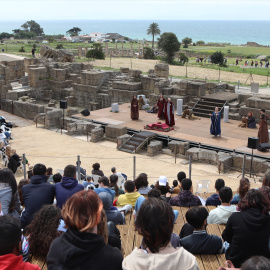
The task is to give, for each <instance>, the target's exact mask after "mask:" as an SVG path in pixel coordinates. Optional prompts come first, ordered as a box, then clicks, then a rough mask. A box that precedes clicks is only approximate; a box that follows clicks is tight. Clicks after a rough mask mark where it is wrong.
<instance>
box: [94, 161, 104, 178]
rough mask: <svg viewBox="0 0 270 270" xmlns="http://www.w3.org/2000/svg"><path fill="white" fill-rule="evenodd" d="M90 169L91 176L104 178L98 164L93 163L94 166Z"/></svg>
mask: <svg viewBox="0 0 270 270" xmlns="http://www.w3.org/2000/svg"><path fill="white" fill-rule="evenodd" d="M92 168H93V170H92V174H95V175H99V176H101V177H102V176H104V173H103V171H102V170H100V164H99V163H94V164H93V165H92Z"/></svg>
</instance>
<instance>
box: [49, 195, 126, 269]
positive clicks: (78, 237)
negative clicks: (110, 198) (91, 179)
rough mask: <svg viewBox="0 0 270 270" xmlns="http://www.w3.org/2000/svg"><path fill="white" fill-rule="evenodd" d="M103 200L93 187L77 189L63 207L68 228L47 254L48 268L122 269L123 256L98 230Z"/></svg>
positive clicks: (53, 243) (63, 214) (63, 215)
mask: <svg viewBox="0 0 270 270" xmlns="http://www.w3.org/2000/svg"><path fill="white" fill-rule="evenodd" d="M101 210H102V202H101V199H100V198H99V196H98V195H97V194H96V193H95V192H94V191H92V190H87V191H84V190H83V191H80V192H77V193H75V194H74V195H73V196H72V197H71V198H69V199H68V200H67V202H66V203H65V205H64V206H63V209H62V217H63V219H64V222H65V224H66V228H67V231H66V232H65V233H63V234H62V235H61V236H59V237H58V238H56V239H55V240H54V241H53V242H52V244H51V247H50V250H49V253H48V256H47V267H48V270H54V269H55V270H56V269H61V270H67V269H80V270H84V269H87V270H89V269H92V270H99V269H110V270H118V269H119V270H121V269H122V261H123V256H122V254H121V253H120V251H119V250H118V249H117V248H113V247H111V246H108V245H106V244H105V242H104V238H103V236H101V235H98V234H97V225H98V223H99V222H100V219H101Z"/></svg>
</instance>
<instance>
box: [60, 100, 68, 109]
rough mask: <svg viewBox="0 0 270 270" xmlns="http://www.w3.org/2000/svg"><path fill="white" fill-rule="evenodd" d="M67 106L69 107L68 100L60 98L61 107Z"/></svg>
mask: <svg viewBox="0 0 270 270" xmlns="http://www.w3.org/2000/svg"><path fill="white" fill-rule="evenodd" d="M66 108H67V101H66V100H60V109H66Z"/></svg>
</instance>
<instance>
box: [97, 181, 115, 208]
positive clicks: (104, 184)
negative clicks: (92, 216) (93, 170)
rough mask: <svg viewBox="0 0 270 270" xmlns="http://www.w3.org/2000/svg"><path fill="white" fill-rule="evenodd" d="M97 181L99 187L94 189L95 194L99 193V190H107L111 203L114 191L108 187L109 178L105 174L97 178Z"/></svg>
mask: <svg viewBox="0 0 270 270" xmlns="http://www.w3.org/2000/svg"><path fill="white" fill-rule="evenodd" d="M98 183H99V187H98V188H96V189H95V192H96V193H97V194H99V193H101V192H107V193H109V194H110V195H111V198H112V203H113V200H114V196H115V191H114V190H112V189H110V187H109V186H110V182H109V179H108V178H107V177H106V176H103V177H101V178H99V179H98Z"/></svg>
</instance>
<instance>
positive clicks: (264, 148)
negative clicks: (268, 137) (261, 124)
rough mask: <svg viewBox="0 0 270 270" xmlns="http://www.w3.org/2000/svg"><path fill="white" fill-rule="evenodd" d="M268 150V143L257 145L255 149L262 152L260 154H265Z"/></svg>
mask: <svg viewBox="0 0 270 270" xmlns="http://www.w3.org/2000/svg"><path fill="white" fill-rule="evenodd" d="M269 149H270V144H269V143H260V144H259V145H258V148H257V150H259V151H262V152H266V151H268V150H269Z"/></svg>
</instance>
